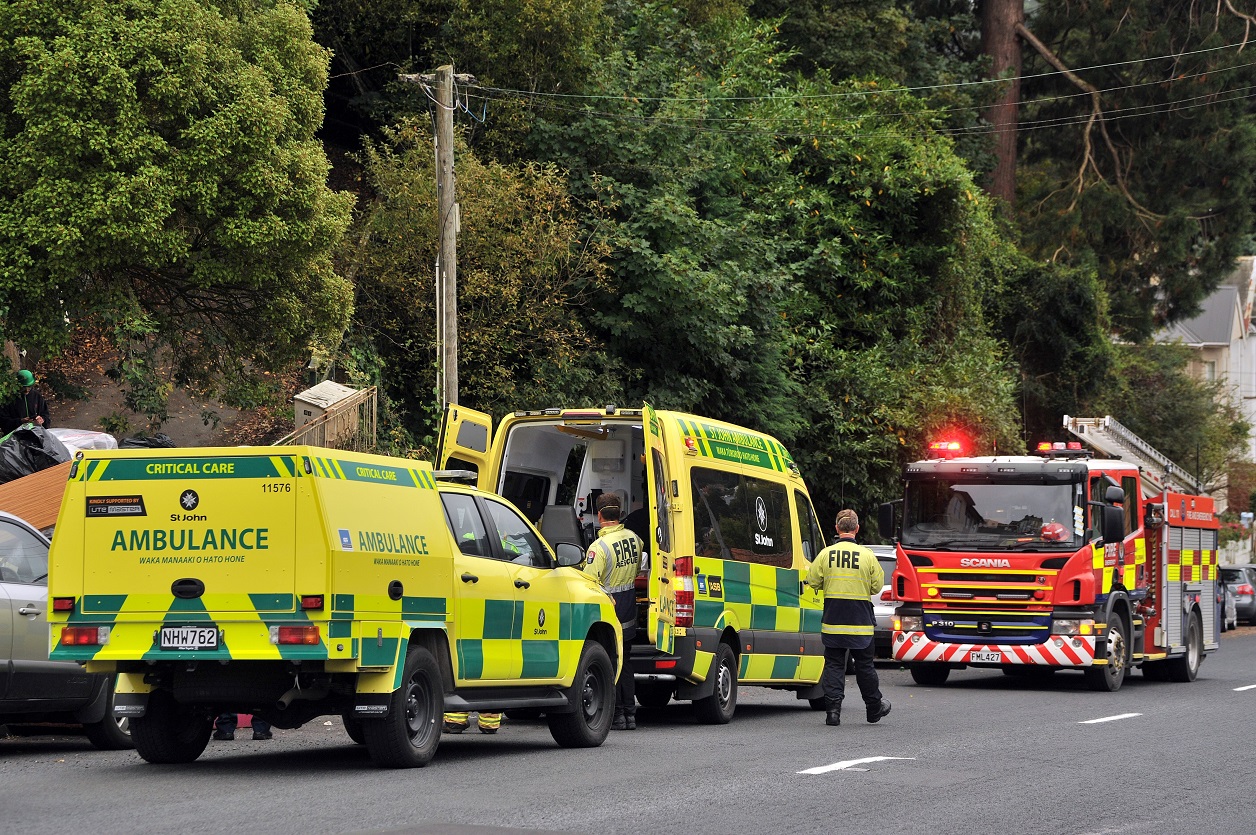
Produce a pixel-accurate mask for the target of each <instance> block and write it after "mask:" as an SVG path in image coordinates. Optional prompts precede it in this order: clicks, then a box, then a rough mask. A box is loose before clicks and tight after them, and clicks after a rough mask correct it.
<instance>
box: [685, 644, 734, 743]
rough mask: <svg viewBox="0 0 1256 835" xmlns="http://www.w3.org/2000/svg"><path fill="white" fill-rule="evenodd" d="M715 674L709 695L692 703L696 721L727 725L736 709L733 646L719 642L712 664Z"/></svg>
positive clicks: (706, 723)
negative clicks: (712, 687) (696, 717)
mask: <svg viewBox="0 0 1256 835" xmlns="http://www.w3.org/2000/svg"><path fill="white" fill-rule="evenodd" d="M712 670H713V671H714V672H713V675H714V676H715V682H714V685H715V687H714V689H713V690H712V691H711V695H709V696H707V697H706V698H703V699H696V700H695V701H694V703H693V709H694V712H695V713H696V714H697V716H698V721H699V722H702V723H703V724H705V725H727V724H728V722H729V720H731V719H732V718H733V711H735V710H737V656H736V655H734V654H733V648H732V647H730V646H729V645H728V644H724V643H721V644H720V646H719V649H717V650H716V651H715V663H714V664H713V665H712Z"/></svg>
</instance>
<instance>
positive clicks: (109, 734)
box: [83, 677, 135, 751]
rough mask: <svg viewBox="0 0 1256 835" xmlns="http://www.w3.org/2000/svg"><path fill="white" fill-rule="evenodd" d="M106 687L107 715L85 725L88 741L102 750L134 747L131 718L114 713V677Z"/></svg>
mask: <svg viewBox="0 0 1256 835" xmlns="http://www.w3.org/2000/svg"><path fill="white" fill-rule="evenodd" d="M105 687H107V688H108V690H107V691H106V699H105V715H104V717H102V718H101V720H100V721H99V722H92V723H91V724H89V725H84V726H83V732H84V733H85V734H87V739H88V741H89V742H91V744H92V745H95V746H96V747H97V748H99V749H100V750H102V751H122V750H124V749H126V748H134V747H135V743H134V742H132V741H131V720H130V719H128V718H126V717H123V718H121V719H119V718H118V717H117V716H114V714H113V688H114V679H113V677H110V678H109V681H108V683H107V684H106V685H105Z"/></svg>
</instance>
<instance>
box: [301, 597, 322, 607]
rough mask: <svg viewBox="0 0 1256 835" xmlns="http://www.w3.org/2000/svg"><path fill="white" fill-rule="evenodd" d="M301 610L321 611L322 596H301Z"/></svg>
mask: <svg viewBox="0 0 1256 835" xmlns="http://www.w3.org/2000/svg"><path fill="white" fill-rule="evenodd" d="M301 608H302V609H321V608H323V596H322V595H321V594H303V595H301Z"/></svg>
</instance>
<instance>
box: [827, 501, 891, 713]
mask: <svg viewBox="0 0 1256 835" xmlns="http://www.w3.org/2000/svg"><path fill="white" fill-rule="evenodd" d="M857 533H859V515H858V514H857V513H855V511H853V510H850V509H846V510H842V511H840V512H838V514H837V544H835V545H830V546H829V547H828V548H825V549H824V550H823V551H821V552H820V553H819V554H818V555H817V556H816V558H815V559H814V560H813V561H812V563H811V570H810V571H808V572H807V585H809V586H811V587H812V588H813V589H816V590H820V589H823V590H824V617H823V619H822V623H821V627H820V631H821V637H822V639H823V641H824V674H823V675H822V676H821V678H820V683H821V685H822V686H823V687H824V701H825V706H826V707H827V708H828V714H827V716H826V717H825V720H824V723H825V724H826V725H840V724H842V697H843V696H844V695H845V690H846V654H847V653H848V652H849V653H851V654H852V658H853V659H854V662H855V681H856V682H858V683H859V693H860V695H861V696H863V700H864V704H865V705H866V706H867V708H868V721H869V722H879V721H881V717H883V716H885V715H887V714H888V713H889V712H890V703H889V702H888V701H887V700H885V699H883V698H881V686H880V682H879V681H878V679H877V669H876V667H875V666H874V665H873V659H874V658H875V656H876V651H875V649H874V648H873V646H872V633H873V629H874V627H875V625H876V618H875V617H874V615H873V613H872V595H874V594H876V593H877V592H879V591H880V590H881V586H882V585H883V584H884V582H885V572H884V571H882V570H881V564H880V563H879V562H877V558H876V556H875V555H874V554H873V553H872V551H870V550H868V549H867V548H864V547H863V546H862V545H858V544H856V542H855V534H857Z"/></svg>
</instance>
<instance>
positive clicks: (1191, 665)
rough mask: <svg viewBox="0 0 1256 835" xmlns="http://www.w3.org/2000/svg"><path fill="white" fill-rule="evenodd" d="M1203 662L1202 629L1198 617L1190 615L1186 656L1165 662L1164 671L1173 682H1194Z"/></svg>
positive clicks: (1194, 614) (1187, 627)
mask: <svg viewBox="0 0 1256 835" xmlns="http://www.w3.org/2000/svg"><path fill="white" fill-rule="evenodd" d="M1203 660H1204V628H1203V626H1202V625H1201V624H1200V622H1199V615H1198V614H1197V613H1191V619H1190V620H1189V621H1188V622H1187V624H1186V654H1185V655H1179V656H1178V657H1177V658H1171V659H1169V660H1168V661H1166V662H1165V669H1166V671H1167V672H1168V673H1169V678H1170V679H1172V680H1173V681H1194V680H1195V676H1197V675H1199V665H1200V663H1201V662H1202V661H1203Z"/></svg>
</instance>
